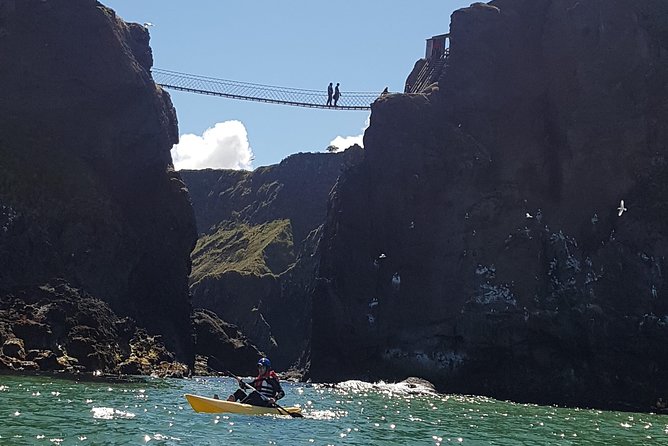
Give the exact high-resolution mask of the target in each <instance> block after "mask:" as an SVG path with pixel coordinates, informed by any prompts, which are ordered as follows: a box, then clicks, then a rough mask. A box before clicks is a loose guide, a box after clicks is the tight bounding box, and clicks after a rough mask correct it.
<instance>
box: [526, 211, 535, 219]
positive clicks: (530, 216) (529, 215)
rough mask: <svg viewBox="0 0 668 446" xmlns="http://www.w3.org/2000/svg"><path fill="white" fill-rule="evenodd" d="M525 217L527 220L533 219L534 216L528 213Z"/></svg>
mask: <svg viewBox="0 0 668 446" xmlns="http://www.w3.org/2000/svg"><path fill="white" fill-rule="evenodd" d="M525 216H526V218H533V215H531V214H530V213H528V212H527V213H526V215H525Z"/></svg>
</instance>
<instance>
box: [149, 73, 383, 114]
mask: <svg viewBox="0 0 668 446" xmlns="http://www.w3.org/2000/svg"><path fill="white" fill-rule="evenodd" d="M151 73H152V75H153V80H154V81H155V83H156V84H158V85H160V86H161V87H163V88H167V89H173V90H180V91H186V92H190V93H198V94H205V95H212V96H222V97H226V98H232V99H241V100H245V101H257V102H268V103H272V104H282V105H291V106H296V107H310V108H323V109H330V110H371V103H372V102H373V101H375V100H376V99H377V98H378V96H379V93H369V92H359V91H350V92H349V91H344V92H342V94H341V97H340V98H339V101H338V104H337V106H336V107H333V106H328V105H326V102H327V93H326V92H325V91H320V90H305V89H301V88H289V87H276V86H272V85H263V84H252V83H249V82H240V81H232V80H227V79H217V78H213V77H207V76H200V75H196V74H188V73H181V72H178V71H171V70H163V69H160V68H153V69H152V70H151Z"/></svg>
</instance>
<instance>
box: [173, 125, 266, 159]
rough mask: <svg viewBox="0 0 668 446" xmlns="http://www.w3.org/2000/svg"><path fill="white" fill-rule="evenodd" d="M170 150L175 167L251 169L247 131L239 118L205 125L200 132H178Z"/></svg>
mask: <svg viewBox="0 0 668 446" xmlns="http://www.w3.org/2000/svg"><path fill="white" fill-rule="evenodd" d="M171 153H172V160H174V167H175V168H176V170H180V169H206V168H212V169H245V170H252V169H253V166H252V162H253V151H252V150H251V147H250V144H249V143H248V133H247V132H246V127H244V125H243V123H241V122H239V121H225V122H219V123H217V124H216V125H214V126H213V127H211V128H208V129H206V130H205V131H204V133H203V134H202V136H199V135H193V134H191V133H186V134H184V135H181V138H180V141H179V143H178V144H175V145H174V147H172V152H171Z"/></svg>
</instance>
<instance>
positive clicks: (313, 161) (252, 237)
mask: <svg viewBox="0 0 668 446" xmlns="http://www.w3.org/2000/svg"><path fill="white" fill-rule="evenodd" d="M362 154H363V150H362V149H361V148H360V147H356V146H353V147H351V148H349V149H347V150H345V151H344V152H342V153H336V154H330V153H300V154H296V155H291V156H289V157H288V158H286V159H285V160H283V161H282V162H281V163H280V164H277V165H274V166H268V167H260V168H258V169H256V170H255V171H253V172H245V171H232V170H201V171H181V174H182V175H183V178H184V180H185V182H186V184H187V185H188V189H189V191H190V194H191V197H192V202H193V207H194V209H195V215H196V219H197V224H198V228H199V231H200V237H199V240H198V242H197V246H196V247H195V249H194V251H193V253H192V259H193V271H192V274H191V277H190V282H191V290H192V294H193V305H194V306H196V307H202V308H205V309H208V310H210V311H212V312H215V314H217V315H218V316H219V317H220V318H221V319H223V320H224V321H226V322H228V323H232V324H234V325H236V326H237V327H238V328H239V330H240V331H241V332H242V333H243V335H245V336H246V337H247V338H248V341H249V342H251V343H252V344H253V345H255V346H256V347H257V348H258V349H259V350H261V351H263V352H264V353H265V354H267V355H270V357H271V359H272V363H273V364H274V366H275V367H276V368H277V369H279V370H285V369H287V368H288V367H290V366H292V365H294V364H296V363H300V361H302V360H303V358H304V353H305V351H306V350H307V349H308V341H309V335H310V322H311V303H310V299H309V296H310V290H311V288H312V287H313V279H314V270H315V267H316V264H317V256H315V255H314V251H315V246H316V244H317V241H318V239H319V236H320V232H319V231H318V228H319V227H320V226H321V225H322V223H323V222H324V220H325V216H326V213H327V201H328V196H329V192H330V190H331V189H332V187H333V186H334V184H335V182H336V180H337V178H338V176H339V175H340V174H341V172H342V171H345V170H346V169H348V168H350V167H351V166H354V165H355V164H356V163H357V162H358V161H359V159H361V157H362ZM211 352H212V349H211V348H209V349H207V352H205V351H201V352H198V353H200V354H201V355H203V356H208V357H209V366H210V367H211V368H214V369H216V370H225V368H224V367H221V366H222V363H221V361H220V360H219V359H218V358H215V356H216V355H215V354H212V353H211ZM244 354H245V353H244ZM219 355H225V354H224V353H223V352H222V351H221V352H220V353H219ZM226 356H227V357H229V355H226ZM240 360H241V359H240ZM301 364H303V362H301Z"/></svg>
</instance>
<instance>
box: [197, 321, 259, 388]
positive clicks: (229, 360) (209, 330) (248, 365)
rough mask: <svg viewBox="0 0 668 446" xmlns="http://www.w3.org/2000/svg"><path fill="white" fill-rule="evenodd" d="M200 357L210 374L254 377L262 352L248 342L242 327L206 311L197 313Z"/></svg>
mask: <svg viewBox="0 0 668 446" xmlns="http://www.w3.org/2000/svg"><path fill="white" fill-rule="evenodd" d="M193 321H194V324H195V337H196V340H197V341H196V349H197V354H198V355H200V356H201V357H203V358H204V361H205V362H206V367H205V372H206V374H215V373H227V372H231V373H234V374H235V375H243V376H253V375H255V374H256V373H257V367H256V365H255V364H256V363H257V360H258V358H260V357H261V356H262V353H261V352H260V351H258V349H257V348H255V346H253V345H252V344H250V342H248V339H246V337H245V336H244V335H243V334H242V333H241V332H240V331H239V329H238V327H237V326H236V325H233V324H229V323H227V322H225V321H223V320H221V319H220V318H219V317H218V316H217V315H216V313H214V312H213V311H209V310H204V309H201V308H199V309H196V310H195V311H194V312H193Z"/></svg>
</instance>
